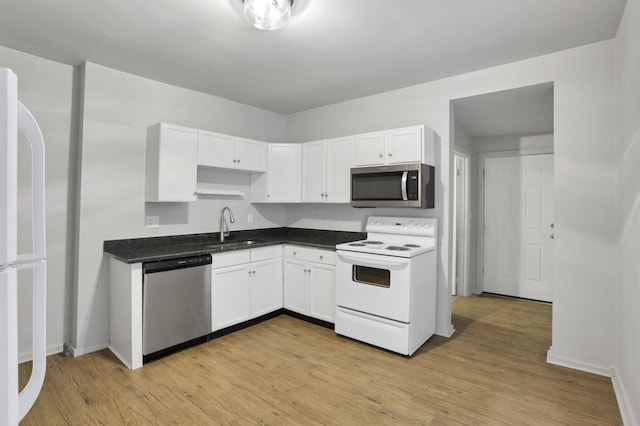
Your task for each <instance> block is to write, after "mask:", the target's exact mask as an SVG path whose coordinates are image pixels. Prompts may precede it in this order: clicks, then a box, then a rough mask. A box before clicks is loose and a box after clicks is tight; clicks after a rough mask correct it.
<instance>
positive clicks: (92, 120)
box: [72, 63, 286, 354]
mask: <svg viewBox="0 0 640 426" xmlns="http://www.w3.org/2000/svg"><path fill="white" fill-rule="evenodd" d="M82 112H83V129H82V134H81V141H82V142H81V143H82V158H81V169H82V172H81V176H80V177H81V181H80V182H81V189H80V206H79V212H78V226H79V233H78V235H79V239H78V253H79V255H78V269H77V274H78V280H77V282H78V288H77V304H76V307H75V312H74V313H75V318H76V321H75V323H76V325H77V329H76V330H75V333H74V336H72V343H73V344H74V346H75V349H76V354H82V353H86V352H89V351H92V350H96V349H100V348H104V347H106V346H107V344H108V341H109V334H108V331H109V291H108V268H107V267H106V265H107V262H106V261H105V260H104V258H103V254H102V245H103V241H104V240H111V239H121V238H135V237H149V236H157V235H175V234H191V233H200V232H217V231H218V230H219V229H218V228H219V217H220V211H221V209H222V207H223V206H225V205H228V206H230V207H231V208H232V209H233V211H234V213H235V216H236V218H237V222H236V223H235V224H234V225H231V229H232V230H234V229H246V228H264V227H273V226H281V224H282V222H283V221H284V215H283V211H282V207H281V206H273V205H272V206H260V205H256V206H254V205H252V204H250V203H249V202H248V201H247V200H244V199H216V198H209V199H206V200H200V201H197V202H193V203H168V204H164V203H146V204H145V203H144V165H145V161H144V159H145V146H146V129H147V126H149V125H152V124H154V123H156V122H159V121H165V122H169V123H174V124H180V125H184V126H189V127H195V128H201V129H208V130H213V131H217V132H221V133H227V134H231V135H237V136H243V137H248V138H252V139H259V140H265V141H270V142H271V141H273V142H278V141H281V140H283V139H284V137H285V125H286V120H285V117H284V116H282V115H280V114H276V113H272V112H268V111H265V110H261V109H258V108H254V107H250V106H247V105H243V104H239V103H236V102H231V101H228V100H225V99H222V98H218V97H215V96H211V95H206V94H203V93H199V92H195V91H192V90H186V89H182V88H179V87H175V86H170V85H167V84H164V83H159V82H156V81H152V80H148V79H145V78H141V77H137V76H134V75H131V74H126V73H123V72H119V71H115V70H112V69H109V68H105V67H102V66H99V65H95V64H92V63H87V64H85V72H84V103H83V110H82ZM202 175H203V174H202V173H201V176H202ZM204 175H210V173H204ZM219 177H220V178H221V179H224V180H225V182H226V183H227V184H228V185H232V186H234V187H236V188H242V187H244V188H245V189H246V191H247V192H248V188H249V175H248V174H240V173H237V174H236V173H226V174H225V173H223V172H220V173H219ZM213 179H215V177H214V178H213ZM249 213H250V214H253V217H254V223H253V224H251V225H249V224H247V215H248V214H249ZM145 214H151V215H158V216H160V227H159V228H157V229H148V228H145V226H144V224H145Z"/></svg>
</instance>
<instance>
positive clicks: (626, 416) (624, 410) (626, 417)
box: [611, 367, 640, 426]
mask: <svg viewBox="0 0 640 426" xmlns="http://www.w3.org/2000/svg"><path fill="white" fill-rule="evenodd" d="M611 382H612V383H613V390H614V392H615V393H616V399H617V400H618V407H619V408H620V416H621V417H622V423H623V424H624V425H626V426H638V425H640V422H638V417H637V415H636V414H638V413H634V412H633V409H634V407H635V408H636V409H637V408H638V406H637V405H635V406H634V405H632V404H631V400H630V399H629V394H628V393H627V391H626V388H625V386H624V382H623V381H622V380H620V374H618V370H617V369H616V368H615V367H613V368H612V369H611Z"/></svg>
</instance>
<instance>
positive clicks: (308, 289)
mask: <svg viewBox="0 0 640 426" xmlns="http://www.w3.org/2000/svg"><path fill="white" fill-rule="evenodd" d="M335 288H336V279H335V252H333V251H329V250H319V249H312V248H306V247H300V246H292V245H286V246H285V247H284V307H285V308H286V309H289V310H291V311H294V312H298V313H300V314H303V315H307V316H310V317H313V318H317V319H321V320H323V321H327V322H334V318H335Z"/></svg>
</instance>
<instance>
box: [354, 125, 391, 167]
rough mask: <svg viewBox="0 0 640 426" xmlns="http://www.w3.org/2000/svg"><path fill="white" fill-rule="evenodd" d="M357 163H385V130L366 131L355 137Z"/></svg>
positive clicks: (363, 164)
mask: <svg viewBox="0 0 640 426" xmlns="http://www.w3.org/2000/svg"><path fill="white" fill-rule="evenodd" d="M353 144H354V161H355V165H356V166H358V167H360V166H376V165H379V164H384V161H385V144H384V132H374V133H365V134H362V135H356V136H355V137H354V142H353Z"/></svg>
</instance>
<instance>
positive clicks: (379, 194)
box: [351, 163, 435, 209]
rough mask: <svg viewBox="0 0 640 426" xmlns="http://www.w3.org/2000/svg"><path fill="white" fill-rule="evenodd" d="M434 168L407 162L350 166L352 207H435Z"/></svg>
mask: <svg viewBox="0 0 640 426" xmlns="http://www.w3.org/2000/svg"><path fill="white" fill-rule="evenodd" d="M434 188H435V168H434V167H433V166H430V165H428V164H421V163H410V164H398V165H393V166H377V167H354V168H352V169H351V206H352V207H418V208H423V209H431V208H433V207H434Z"/></svg>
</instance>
